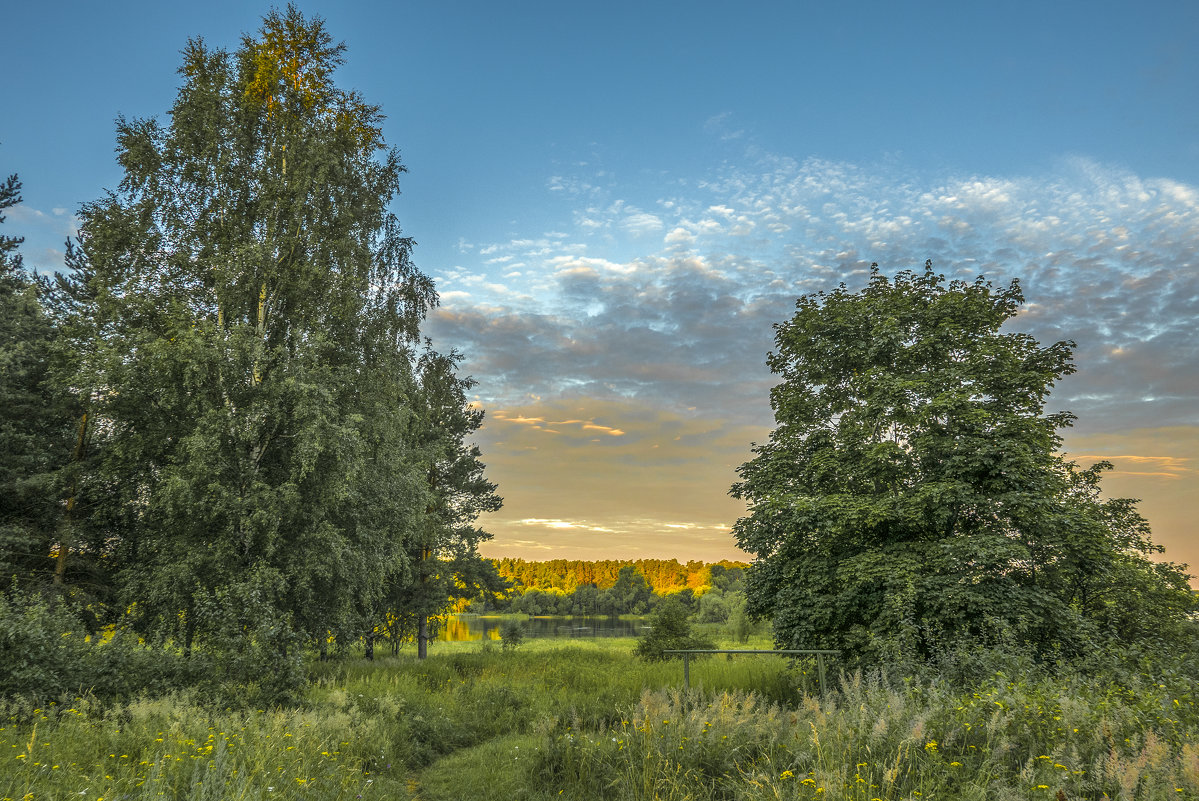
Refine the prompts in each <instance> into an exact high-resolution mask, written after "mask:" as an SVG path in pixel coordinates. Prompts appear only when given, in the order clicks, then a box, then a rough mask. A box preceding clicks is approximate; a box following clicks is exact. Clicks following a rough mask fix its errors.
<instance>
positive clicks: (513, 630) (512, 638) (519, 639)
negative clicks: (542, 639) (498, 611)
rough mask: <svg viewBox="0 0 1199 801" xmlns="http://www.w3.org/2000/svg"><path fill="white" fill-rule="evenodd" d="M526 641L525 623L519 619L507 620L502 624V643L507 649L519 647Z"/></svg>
mask: <svg viewBox="0 0 1199 801" xmlns="http://www.w3.org/2000/svg"><path fill="white" fill-rule="evenodd" d="M524 641H525V624H524V623H522V622H521V621H519V620H505V621H504V622H503V623H501V624H500V644H501V646H502V647H503V649H504V650H505V651H511V650H514V649H516V648H519V647H520V646H521V645H523V644H524Z"/></svg>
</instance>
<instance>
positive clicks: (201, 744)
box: [0, 640, 1199, 801]
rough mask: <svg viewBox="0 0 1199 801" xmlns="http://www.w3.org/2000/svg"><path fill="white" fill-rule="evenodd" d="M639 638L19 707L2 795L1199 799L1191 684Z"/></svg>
mask: <svg viewBox="0 0 1199 801" xmlns="http://www.w3.org/2000/svg"><path fill="white" fill-rule="evenodd" d="M632 645H633V641H632V640H596V641H583V640H573V641H553V640H531V641H528V643H527V645H526V646H524V647H523V648H521V649H519V650H517V651H515V652H510V653H504V652H502V651H501V650H500V649H499V648H498V647H497V646H495V645H489V644H485V643H477V642H476V643H439V644H438V645H437V647H436V648H435V650H434V653H433V655H432V656H431V657H430V658H429V659H428V660H426V661H425V662H418V661H417V660H416V659H415V658H414V657H413V656H412V655H411V654H409V653H403V654H401V656H399V657H398V658H395V659H381V660H378V661H376V662H375V663H373V664H372V663H367V662H365V661H362V660H347V661H339V662H330V663H325V664H317V665H314V666H313V667H312V678H313V682H312V685H311V687H310V689H309V692H308V695H307V698H306V701H305V704H304V705H303V706H302V707H300V708H295V709H286V710H265V711H262V710H251V711H242V712H235V711H230V710H218V709H212V708H209V707H206V706H205V705H204V704H203V703H202V699H199V698H196V697H194V696H189V695H175V696H169V697H164V698H159V699H154V700H144V699H143V700H136V701H133V702H130V703H125V704H118V705H110V706H107V707H101V706H100V705H97V704H95V703H90V702H87V701H82V700H78V701H74V702H66V700H65V699H64V702H62V703H58V704H54V705H51V706H47V707H46V708H39V709H33V708H28V707H24V706H22V705H20V704H16V703H10V704H9V705H8V706H7V707H5V708H3V709H2V710H0V799H27V798H30V799H66V798H71V799H89V800H90V801H96V799H99V798H104V799H106V800H107V799H116V798H126V799H148V798H170V799H185V798H186V799H193V798H194V799H208V798H212V799H218V798H219V799H284V798H287V799H290V798H296V799H300V798H303V799H356V798H367V799H369V798H378V799H394V798H401V799H402V798H408V797H411V796H412V795H415V796H417V797H420V798H423V799H426V801H439V800H440V799H444V800H446V801H448V800H449V799H455V800H461V801H467V800H468V799H494V798H505V799H551V798H574V799H653V798H662V799H675V798H677V799H682V798H691V799H758V798H794V799H807V798H811V799H862V801H871V800H872V799H886V801H892V800H893V799H911V800H912V801H915V800H916V799H929V798H940V799H984V798H985V799H1004V798H1013V799H1046V800H1047V801H1057V799H1060V798H1067V799H1078V798H1094V799H1101V798H1103V797H1104V795H1105V794H1106V796H1107V797H1108V798H1110V799H1120V798H1126V799H1158V798H1187V799H1199V713H1197V711H1196V708H1195V703H1194V701H1195V699H1194V698H1192V697H1191V695H1189V694H1188V691H1186V687H1189V686H1190V685H1189V684H1187V685H1185V686H1183V685H1177V686H1165V685H1164V684H1157V683H1149V682H1146V683H1144V684H1143V685H1138V686H1137V687H1136V688H1133V689H1129V688H1121V687H1116V686H1113V685H1107V684H1102V683H1098V682H1088V681H1084V680H1081V679H1073V680H1057V679H1048V678H1038V679H1021V680H1016V679H1009V678H1007V677H1006V676H1003V675H1002V674H999V675H996V676H995V677H993V679H992V680H990V681H989V682H984V683H983V684H981V685H980V686H978V687H976V688H975V689H974V690H973V691H972V692H962V691H960V690H953V689H950V688H948V687H943V686H939V685H935V684H925V683H917V682H907V683H902V682H901V683H899V684H898V685H889V684H886V683H884V682H881V681H877V680H874V681H871V680H865V679H861V678H860V677H849V678H844V679H843V680H842V682H841V684H840V687H839V689H838V690H837V692H835V693H832V694H830V696H829V697H828V698H826V699H824V700H818V699H816V698H813V697H812V696H811V695H808V694H805V689H806V688H810V689H812V690H814V676H813V675H811V674H805V672H804V670H803V668H802V667H798V668H790V667H789V666H788V663H787V661H786V660H783V659H780V658H777V657H737V658H735V659H732V660H729V659H726V658H724V657H715V658H711V659H707V660H703V661H701V662H699V663H698V664H695V665H693V666H692V681H693V685H695V689H694V690H693V691H692V692H690V693H687V694H684V693H682V692H681V691H680V690H679V689H678V687H679V685H680V684H681V678H682V676H681V674H682V669H681V665H679V664H678V663H668V664H645V663H641V662H638V661H636V660H634V659H633V658H632V657H631V656H630V654H631V651H632ZM724 645H725V647H729V646H730V644H729V643H725V644H724ZM744 647H766V644H765V643H764V642H757V643H755V642H751V643H750V644H749V645H748V646H744ZM35 727H36V728H35ZM30 794H32V795H30Z"/></svg>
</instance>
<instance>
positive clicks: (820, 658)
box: [662, 648, 841, 695]
mask: <svg viewBox="0 0 1199 801" xmlns="http://www.w3.org/2000/svg"><path fill="white" fill-rule="evenodd" d="M662 653H664V654H682V655H683V689H684V690H689V689H691V655H692V654H779V655H799V656H811V655H813V654H815V655H816V666H817V668H818V670H819V673H820V694H821V695H824V694H825V692H826V688H825V682H824V657H825V656H826V655H828V656H837V655H839V654H840V653H841V652H840V651H830V650H821V649H795V648H786V649H782V650H777V651H773V650H772V651H764V650H761V649H757V650H755V649H745V650H739V651H734V650H725V649H719V648H713V649H706V648H690V649H669V650H663V651H662Z"/></svg>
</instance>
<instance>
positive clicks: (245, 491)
mask: <svg viewBox="0 0 1199 801" xmlns="http://www.w3.org/2000/svg"><path fill="white" fill-rule="evenodd" d="M343 53H344V47H343V46H342V45H340V44H336V43H334V42H333V40H332V38H331V37H330V35H329V34H328V33H327V32H326V30H325V27H324V23H323V22H322V21H321V20H320V19H319V18H305V17H304V16H303V15H302V14H301V13H300V12H298V11H297V10H296V9H295V8H294V7H288V9H287V10H286V11H285V12H280V11H272V12H270V13H269V14H268V15H267V16H266V17H265V18H264V20H263V24H262V27H261V29H260V30H259V31H258V33H257V35H256V36H246V37H244V38H243V40H242V43H241V46H240V47H239V48H238V49H237V50H236V51H234V52H228V51H225V50H219V49H213V48H210V47H209V46H207V45H206V44H205V43H204V42H202V41H199V40H195V41H192V42H189V43H188V45H187V47H186V48H185V49H184V51H183V65H182V67H181V68H180V70H179V72H180V74H181V76H182V86H181V87H180V89H179V92H178V96H177V98H176V100H175V103H174V105H173V107H172V108H171V109H170V113H169V115H168V117H167V118H166V119H165V121H159V120H158V119H155V118H147V119H133V120H128V119H124V118H122V119H119V120H118V124H117V145H118V147H117V150H118V160H119V163H120V165H121V167H122V169H123V171H124V177H123V179H122V181H121V184H120V186H119V188H118V190H117V191H113V192H109V193H108V194H107V195H106V196H105V197H103V198H101V199H100V200H97V201H94V202H91V203H88V204H85V205H84V206H83V208H82V210H81V212H80V215H79V216H80V221H81V222H80V231H79V236H78V243H77V245H75V244H72V245H71V246H70V247H69V249H68V251H69V252H68V263H69V265H70V266H71V267H72V268H73V269H72V271H71V272H70V273H69V274H67V275H62V276H58V280H57V288H56V291H55V293H54V299H55V300H54V303H55V310H56V314H57V319H56V322H57V324H58V329H59V334H58V336H57V339H56V342H57V344H56V348H57V358H56V361H55V364H56V365H57V367H56V370H57V373H58V382H59V383H58V385H59V386H60V387H62V388H63V389H64V390H65V391H67V392H68V393H69V394H70V396H71V397H72V399H73V401H74V403H75V405H76V406H77V407H78V411H79V414H78V416H77V418H74V419H71V420H68V421H67V422H68V423H69V424H70V425H71V429H70V430H72V431H74V430H77V431H78V433H79V436H78V445H79V447H78V448H77V449H76V453H77V456H78V457H79V458H77V459H75V460H73V461H71V462H70V464H69V465H68V464H62V465H61V468H62V471H63V476H64V478H63V479H62V480H60V482H59V483H60V485H61V486H63V487H68V486H69V487H70V489H69V492H68V494H69V497H68V498H67V506H68V508H69V509H70V510H72V512H71V513H70V514H68V515H67V518H66V519H65V521H64V522H63V524H62V525H61V526H60V527H59V531H58V533H57V542H58V544H59V545H58V553H59V555H60V559H59V560H58V569H57V571H56V573H55V576H56V580H57V581H59V582H60V583H65V584H70V583H71V581H72V579H73V578H74V577H75V576H76V575H77V574H78V570H79V568H80V566H82V565H85V564H92V565H95V564H102V565H103V567H104V572H105V574H106V576H107V583H108V587H109V588H110V589H111V590H112V591H113V592H114V593H115V596H116V597H117V598H119V600H120V601H121V603H120V607H121V608H128V609H130V610H131V613H132V614H133V615H134V617H135V619H136V623H137V625H138V626H139V627H140V628H141V629H143V630H145V631H154V632H157V633H159V634H161V635H163V636H171V637H177V638H178V640H179V641H180V642H183V643H185V644H186V645H187V647H188V648H190V646H191V643H192V642H193V640H195V639H196V638H197V637H198V638H200V639H201V640H203V639H205V638H208V639H209V640H210V641H212V642H216V641H217V640H219V638H220V637H222V636H224V635H225V634H227V633H228V632H230V631H232V632H253V631H256V632H257V634H255V635H253V636H254V637H256V638H257V641H258V642H267V641H270V642H273V643H275V645H274V646H272V647H277V650H278V651H279V652H280V653H286V652H287V650H288V648H289V646H288V643H289V642H290V641H291V639H293V635H300V636H306V637H308V638H310V639H313V640H316V641H318V642H320V643H324V642H326V641H327V639H328V637H329V636H330V635H337V636H339V637H343V638H346V637H348V638H357V637H358V636H362V635H367V636H369V635H371V633H372V632H373V631H374V630H375V629H376V627H378V626H380V625H382V624H383V623H384V618H385V617H386V616H387V615H393V616H394V614H396V613H398V611H402V612H407V613H412V614H418V615H420V616H427V615H430V614H436V613H437V612H438V611H439V610H440V609H441V608H443V607H444V606H445V604H446V603H448V601H447V598H448V597H449V596H450V595H452V592H451V591H449V590H446V588H445V587H444V586H441V590H440V591H438V592H424V593H420V592H416V591H415V590H414V589H413V587H414V585H416V584H418V583H421V582H423V581H427V580H428V579H429V578H430V576H431V575H433V574H438V575H440V574H445V575H447V576H452V577H454V578H453V579H452V580H451V579H445V580H443V582H442V583H443V585H444V584H445V583H446V582H451V583H452V581H454V580H460V579H462V578H463V577H468V578H469V577H471V576H474V577H476V578H477V579H478V581H480V582H483V583H486V582H487V581H489V580H491V581H492V583H495V581H496V580H495V577H494V571H493V570H491V571H490V572H488V569H487V568H488V566H486V565H484V564H483V563H482V562H481V560H480V559H479V557H478V554H477V552H476V546H477V545H478V543H479V542H480V541H481V540H483V539H486V538H487V536H488V535H487V534H486V533H485V532H483V531H482V530H480V529H479V528H477V526H475V520H476V518H477V517H478V516H479V514H481V513H483V512H486V511H490V510H494V509H496V508H498V506H499V504H500V499H499V497H498V496H497V495H496V494H495V492H494V490H495V486H494V484H492V483H490V482H488V481H487V480H486V479H485V478H484V476H483V464H482V462H481V461H480V458H479V457H480V454H479V452H478V450H477V449H476V448H474V447H473V446H472V445H470V444H469V442H468V441H467V439H466V438H468V437H469V436H471V435H472V434H473V433H474V432H475V431H476V430H477V429H478V428H479V426H480V425H481V423H482V419H483V411H482V409H480V408H478V407H477V406H476V405H472V404H470V403H468V401H467V397H466V391H467V390H468V389H469V388H470V387H471V386H472V385H473V382H472V381H471V380H470V379H468V378H463V377H461V376H459V375H458V373H457V365H458V361H459V357H458V356H457V355H456V354H450V355H448V356H446V355H442V354H438V353H436V352H435V351H433V350H432V348H431V347H430V346H428V345H427V344H426V345H424V346H423V347H422V343H421V342H420V326H421V323H422V321H423V320H424V318H425V315H426V313H427V311H428V309H429V308H431V307H432V306H433V305H435V304H436V303H437V295H436V292H435V291H434V287H433V283H432V281H431V280H430V279H429V278H428V277H427V276H426V275H424V274H423V273H422V272H421V271H420V270H418V269H417V268H416V267H415V266H414V265H413V263H412V261H411V251H412V247H413V244H414V243H413V242H412V240H411V239H410V238H408V237H406V236H404V235H403V234H402V232H401V229H400V226H399V223H398V221H397V220H396V218H395V216H394V215H393V214H392V213H391V211H390V210H389V205H390V203H391V201H392V199H393V198H394V197H395V195H396V193H397V192H398V190H399V178H400V176H401V174H402V173H403V171H404V167H403V166H402V164H401V162H400V159H399V154H398V153H397V152H396V151H395V150H394V149H389V148H388V146H387V145H386V143H385V141H384V138H383V132H382V120H383V116H382V114H381V113H380V110H379V109H378V108H377V107H375V106H372V105H370V104H368V103H366V102H365V101H364V100H363V99H362V98H361V97H360V96H359V95H358V93H356V92H353V91H349V90H345V89H342V88H340V87H339V86H338V85H337V84H336V83H335V82H334V80H333V76H334V72H335V70H336V68H337V67H338V66H339V65H340V64H341V63H342V61H343ZM11 185H12V182H10V188H11ZM5 198H7V196H5ZM8 242H9V240H7V239H5V240H3V242H0V244H2V245H3V249H4V251H5V252H7V250H9V249H10V248H9V245H8ZM0 255H2V254H0ZM4 258H7V257H4ZM5 269H6V270H7V269H8V268H7V267H6V268H5ZM76 424H77V427H76ZM65 461H66V460H64V462H65ZM53 500H54V501H55V502H60V501H61V497H57V498H54V499H53ZM447 560H448V561H451V562H453V564H454V567H453V568H452V569H448V570H440V569H439V568H436V567H434V566H433V565H435V564H436V563H440V562H441V561H447ZM422 563H424V564H422ZM468 583H469V582H468ZM397 587H398V588H400V589H399V590H398V589H397ZM401 590H403V591H401ZM418 598H419V602H418V600H417V599H418ZM389 599H390V600H389ZM396 599H401V600H405V601H406V602H407V603H409V605H410V606H409V608H408V609H406V610H397V609H396V608H395V603H394V602H395V601H396Z"/></svg>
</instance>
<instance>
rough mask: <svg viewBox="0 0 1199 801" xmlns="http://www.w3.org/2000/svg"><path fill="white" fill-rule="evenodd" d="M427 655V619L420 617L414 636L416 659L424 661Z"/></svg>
mask: <svg viewBox="0 0 1199 801" xmlns="http://www.w3.org/2000/svg"><path fill="white" fill-rule="evenodd" d="M428 655H429V618H427V617H425V616H424V615H421V618H420V627H419V628H418V629H417V635H416V658H417V659H424V658H425V657H427V656H428Z"/></svg>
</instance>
